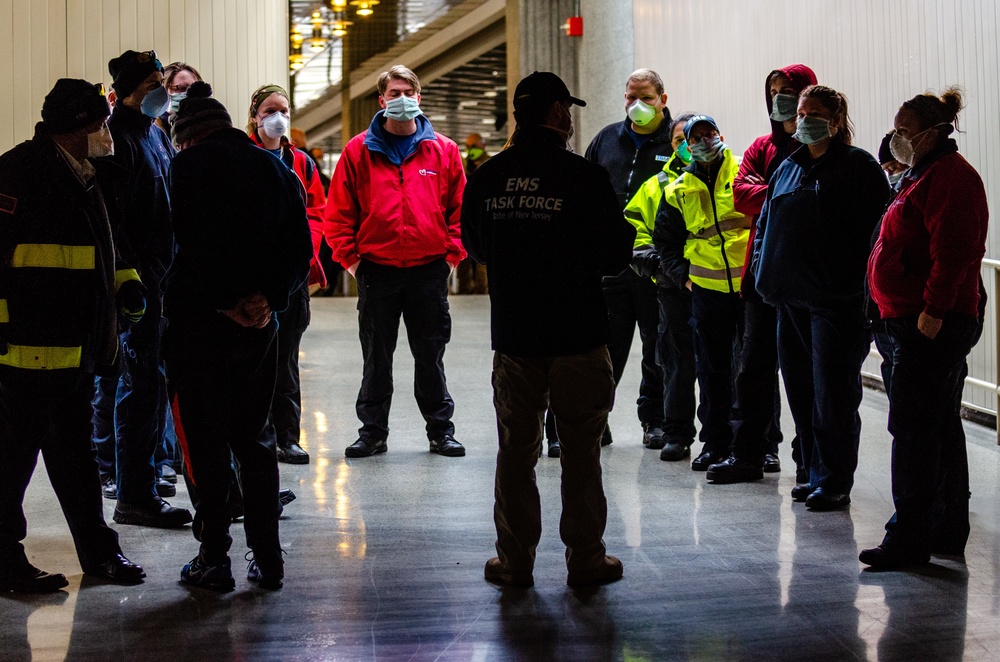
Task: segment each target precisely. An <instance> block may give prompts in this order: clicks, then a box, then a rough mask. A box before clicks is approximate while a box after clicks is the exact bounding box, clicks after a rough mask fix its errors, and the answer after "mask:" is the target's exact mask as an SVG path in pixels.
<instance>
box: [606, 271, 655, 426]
mask: <svg viewBox="0 0 1000 662" xmlns="http://www.w3.org/2000/svg"><path fill="white" fill-rule="evenodd" d="M602 287H603V289H604V301H605V303H606V304H607V307H608V322H609V324H610V326H611V336H610V340H609V341H608V352H609V353H610V355H611V365H612V368H613V369H614V376H615V385H616V386H617V385H618V383H619V382H620V381H621V379H622V375H623V374H625V364H626V363H627V362H628V355H629V352H630V351H631V350H632V338H633V336H635V327H636V325H638V326H639V339H640V340H641V341H642V366H641V367H642V381H640V382H639V398H638V399H637V400H636V405H638V414H639V422H640V423H642V424H643V425H646V426H650V427H661V426H662V425H663V371H662V370H661V369H660V366H659V364H658V363H657V362H656V337H657V327H658V326H659V324H660V310H659V306H658V304H657V301H656V284H655V283H653V281H652V280H650V279H649V278H642V277H641V276H638V275H637V274H636V273H635V272H634V271H632V270H631V269H626V270H625V271H624V272H622V273H621V274H620V275H618V276H614V277H608V278H605V279H604V282H603V285H602Z"/></svg>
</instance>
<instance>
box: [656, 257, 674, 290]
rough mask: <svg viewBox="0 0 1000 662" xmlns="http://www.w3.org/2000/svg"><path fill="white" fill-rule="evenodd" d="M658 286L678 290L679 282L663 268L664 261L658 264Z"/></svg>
mask: <svg viewBox="0 0 1000 662" xmlns="http://www.w3.org/2000/svg"><path fill="white" fill-rule="evenodd" d="M656 286H657V287H662V288H664V289H668V290H676V289H677V283H675V282H674V279H673V278H671V277H670V276H668V275H667V272H666V271H664V270H663V263H662V262H661V263H659V264H657V265H656Z"/></svg>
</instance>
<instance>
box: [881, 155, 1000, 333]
mask: <svg viewBox="0 0 1000 662" xmlns="http://www.w3.org/2000/svg"><path fill="white" fill-rule="evenodd" d="M946 149H947V153H945V154H944V155H942V156H939V157H938V158H936V159H934V160H933V161H932V162H931V163H930V164H929V165H926V166H923V165H922V164H917V167H916V168H915V169H914V171H911V172H910V173H907V175H906V176H905V177H904V178H903V180H902V183H901V186H900V190H899V194H898V195H897V196H896V199H895V200H893V201H892V203H891V204H890V205H889V207H888V209H886V212H885V215H884V216H883V217H882V230H881V232H880V233H879V237H878V241H876V242H875V248H874V249H872V254H871V257H869V258H868V283H869V285H870V287H871V295H872V299H874V300H875V303H876V304H878V307H879V312H880V313H881V315H882V317H883V318H886V319H888V318H892V317H909V316H916V315H919V314H920V313H922V312H925V313H927V314H928V315H930V316H931V317H936V318H938V319H941V318H943V317H944V316H945V315H946V314H947V313H950V312H956V313H964V314H967V315H978V314H979V310H978V304H979V269H980V267H981V265H982V260H983V256H984V255H985V254H986V232H987V230H988V228H989V209H988V208H987V203H986V190H985V188H984V187H983V180H982V179H981V178H980V177H979V173H977V172H976V171H975V169H974V168H973V167H972V166H971V165H969V162H968V161H966V160H965V159H964V158H963V157H962V155H961V154H959V153H958V152H957V151H955V148H954V142H951V146H950V149H948V148H946ZM911 177H912V178H911Z"/></svg>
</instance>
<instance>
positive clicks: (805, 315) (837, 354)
mask: <svg viewBox="0 0 1000 662" xmlns="http://www.w3.org/2000/svg"><path fill="white" fill-rule="evenodd" d="M777 309H778V361H779V363H780V365H781V375H782V377H783V378H784V381H785V395H786V397H787V398H788V406H789V408H790V409H791V410H792V418H793V419H794V420H795V431H796V434H797V435H798V437H799V440H800V443H801V448H802V464H803V466H804V467H805V468H806V469H808V470H809V484H810V485H812V486H813V487H822V488H823V489H824V491H826V492H829V493H834V494H850V492H851V488H852V487H853V486H854V471H855V469H857V467H858V445H859V444H860V441H861V415H860V414H859V413H858V408H859V407H860V406H861V396H862V390H861V364H862V363H863V362H864V360H865V357H866V356H868V348H869V346H870V343H871V334H870V332H869V331H868V329H867V328H866V323H865V319H864V315H863V313H862V309H861V306H860V305H859V306H857V307H856V308H855V307H849V308H843V309H840V310H819V309H813V310H810V309H807V308H802V307H799V306H795V305H791V304H781V305H779V306H777Z"/></svg>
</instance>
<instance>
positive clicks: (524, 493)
mask: <svg viewBox="0 0 1000 662" xmlns="http://www.w3.org/2000/svg"><path fill="white" fill-rule="evenodd" d="M614 394H615V386H614V379H613V378H612V371H611V360H610V358H609V356H608V352H607V348H605V347H600V348H598V349H595V350H592V351H590V352H587V353H586V354H580V355H577V356H560V357H549V358H518V357H513V356H509V355H506V354H501V353H500V352H497V353H496V354H495V355H494V357H493V405H494V407H495V408H496V412H497V432H498V434H499V438H500V450H499V452H498V453H497V472H496V485H495V497H496V503H495V505H494V508H493V519H494V522H495V524H496V529H497V544H496V547H497V554H498V555H499V557H500V560H501V562H503V564H504V566H505V567H507V568H510V569H511V571H512V572H513V573H515V574H531V571H532V568H533V567H534V562H535V548H536V547H537V546H538V541H539V539H540V538H541V535H542V512H541V504H540V500H539V495H538V486H537V484H536V483H535V464H536V463H537V462H538V453H539V450H540V448H541V443H542V421H543V418H544V416H545V409H546V407H551V408H552V411H553V413H554V414H555V417H556V421H557V425H558V427H559V442H560V444H561V446H562V454H561V455H560V457H559V461H560V464H561V467H562V516H561V518H560V520H559V535H560V537H561V538H562V541H563V543H564V544H565V545H566V565H567V567H568V568H569V570H570V572H571V573H575V572H586V571H588V570H592V569H593V568H594V567H595V566H597V565H598V564H599V563H601V562H603V560H604V554H605V551H606V549H605V546H604V540H603V539H602V537H603V535H604V528H605V526H606V525H607V521H608V502H607V500H606V498H605V496H604V485H603V483H602V480H601V436H602V435H603V434H604V428H605V426H606V425H607V420H608V412H609V411H610V410H611V406H612V404H613V403H614Z"/></svg>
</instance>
